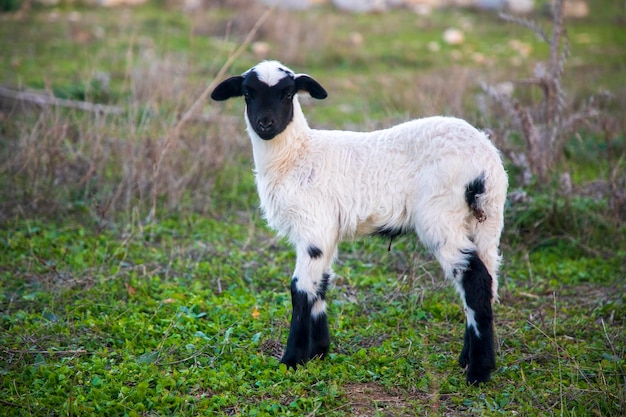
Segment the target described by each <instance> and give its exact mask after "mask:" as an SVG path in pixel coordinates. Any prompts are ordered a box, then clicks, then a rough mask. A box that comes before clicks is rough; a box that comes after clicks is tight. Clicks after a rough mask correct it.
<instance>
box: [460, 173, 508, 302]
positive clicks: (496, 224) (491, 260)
mask: <svg viewBox="0 0 626 417" xmlns="http://www.w3.org/2000/svg"><path fill="white" fill-rule="evenodd" d="M500 178H504V182H503V183H502V184H500V183H499V179H500ZM500 182H502V181H500ZM506 187H507V184H506V174H504V175H502V176H495V177H494V176H488V175H487V174H486V173H485V172H483V173H481V174H480V175H479V176H478V177H476V178H475V179H474V180H472V181H470V182H469V183H468V184H467V186H466V189H465V201H466V202H467V205H468V207H469V209H470V211H471V214H472V215H473V217H474V218H475V219H476V220H475V221H473V222H471V223H472V225H471V226H470V227H471V231H470V234H471V237H470V238H471V240H472V241H473V242H474V244H475V245H476V250H477V255H478V257H479V258H480V259H481V260H482V261H483V263H484V264H485V266H486V268H487V271H488V272H489V275H491V277H492V294H493V297H494V300H495V299H497V297H498V295H497V294H498V277H497V275H498V268H499V266H500V261H501V255H500V251H499V249H498V245H499V242H500V235H501V233H502V228H503V226H504V212H503V208H504V201H505V199H506Z"/></svg>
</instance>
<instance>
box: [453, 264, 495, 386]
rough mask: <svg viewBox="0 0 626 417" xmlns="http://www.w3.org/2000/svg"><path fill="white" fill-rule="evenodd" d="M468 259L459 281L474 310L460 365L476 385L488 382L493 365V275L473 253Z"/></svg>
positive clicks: (467, 329) (468, 379)
mask: <svg viewBox="0 0 626 417" xmlns="http://www.w3.org/2000/svg"><path fill="white" fill-rule="evenodd" d="M468 261H469V263H468V266H467V269H466V270H465V272H464V273H463V280H462V284H463V290H464V291H465V303H466V304H467V307H468V309H470V310H472V311H473V318H474V320H473V321H474V322H473V323H472V322H470V321H469V320H468V323H467V326H466V329H465V337H464V346H463V350H462V351H461V356H460V357H459V364H460V365H461V366H462V367H467V382H468V383H469V384H479V383H481V382H487V381H489V377H490V374H491V371H492V370H493V369H495V368H496V355H495V346H494V334H493V311H492V308H491V300H492V298H493V296H492V293H491V280H492V278H491V275H489V272H488V271H487V268H486V267H485V264H484V263H483V262H482V261H481V260H480V258H479V257H478V256H477V255H476V253H473V252H472V253H471V254H470V256H469V259H468Z"/></svg>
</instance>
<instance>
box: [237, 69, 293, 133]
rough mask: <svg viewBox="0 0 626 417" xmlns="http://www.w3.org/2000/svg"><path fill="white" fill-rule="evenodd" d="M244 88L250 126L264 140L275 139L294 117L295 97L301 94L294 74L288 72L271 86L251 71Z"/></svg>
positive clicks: (242, 87) (244, 82)
mask: <svg viewBox="0 0 626 417" xmlns="http://www.w3.org/2000/svg"><path fill="white" fill-rule="evenodd" d="M241 89H242V93H243V96H244V98H245V100H246V113H247V115H248V120H249V122H250V127H252V129H253V130H254V131H255V132H256V134H257V135H259V137H260V138H261V139H264V140H270V139H273V138H274V137H275V136H276V135H278V134H280V133H281V132H283V131H284V130H285V128H286V127H287V125H288V124H289V123H290V122H291V120H292V119H293V96H294V95H295V94H296V93H297V90H296V82H295V80H294V78H293V75H292V74H287V73H285V77H283V78H281V79H280V81H278V83H276V84H274V85H272V86H268V85H267V84H266V83H264V82H262V81H260V80H259V78H258V75H257V74H256V72H254V71H251V72H249V73H248V74H247V75H246V77H245V78H244V80H243V83H242V86H241Z"/></svg>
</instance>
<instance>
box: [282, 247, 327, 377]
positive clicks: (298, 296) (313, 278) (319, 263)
mask: <svg viewBox="0 0 626 417" xmlns="http://www.w3.org/2000/svg"><path fill="white" fill-rule="evenodd" d="M331 261H332V255H328V254H324V253H323V252H322V250H321V249H319V248H318V247H317V246H314V245H310V246H308V247H306V248H301V249H300V250H297V260H296V270H295V273H294V276H293V279H292V281H291V303H292V308H293V311H292V316H291V327H290V329H289V337H288V339H287V346H286V348H285V353H284V354H283V357H282V359H281V362H282V363H284V364H286V365H287V366H288V367H291V368H296V366H297V365H303V364H304V363H306V362H307V361H308V360H309V359H312V358H313V357H324V356H326V355H327V354H328V348H329V345H330V334H329V331H328V321H327V318H326V289H327V287H328V282H329V279H330V262H331Z"/></svg>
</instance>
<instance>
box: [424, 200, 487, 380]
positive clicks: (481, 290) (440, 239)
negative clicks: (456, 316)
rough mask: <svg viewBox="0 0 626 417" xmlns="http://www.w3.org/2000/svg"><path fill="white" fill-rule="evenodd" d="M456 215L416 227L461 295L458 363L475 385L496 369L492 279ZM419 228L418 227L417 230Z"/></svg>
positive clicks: (441, 214)
mask: <svg viewBox="0 0 626 417" xmlns="http://www.w3.org/2000/svg"><path fill="white" fill-rule="evenodd" d="M456 213H457V212H455V211H451V212H446V211H440V212H438V213H437V214H438V216H437V217H436V218H433V219H431V221H430V222H429V223H428V224H424V225H420V224H418V225H417V226H418V227H416V230H417V231H418V234H419V235H420V239H421V241H422V242H423V243H424V244H426V245H427V246H428V247H429V248H431V250H432V252H433V253H434V255H435V257H436V258H437V260H438V261H439V263H440V265H441V267H442V268H443V270H444V273H445V275H446V277H448V278H450V279H452V280H453V281H454V283H455V285H456V288H457V291H458V292H459V294H460V295H461V298H462V300H463V305H464V307H465V315H466V319H467V325H466V331H465V337H464V347H463V350H462V352H461V356H460V360H459V362H460V363H461V365H462V366H463V367H467V376H466V377H467V382H468V383H470V384H476V383H480V382H486V381H488V380H489V376H490V374H491V371H492V369H494V368H495V350H494V341H493V314H492V309H491V303H492V301H493V294H492V292H493V290H492V288H496V286H493V285H492V284H493V281H492V277H491V275H490V274H489V272H488V271H487V268H486V267H485V264H484V263H483V261H482V260H481V259H480V257H479V256H478V255H477V254H476V244H475V243H474V242H472V241H471V240H470V239H469V238H468V237H467V236H466V231H465V230H464V229H462V228H458V227H455V225H460V224H463V221H462V219H463V218H462V216H458V215H456ZM420 226H421V227H420Z"/></svg>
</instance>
